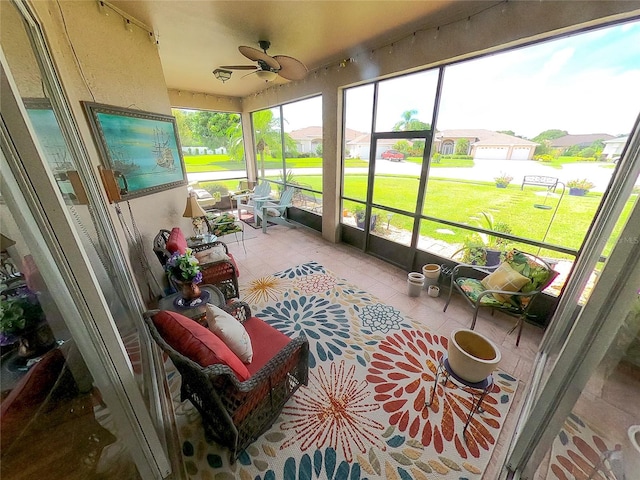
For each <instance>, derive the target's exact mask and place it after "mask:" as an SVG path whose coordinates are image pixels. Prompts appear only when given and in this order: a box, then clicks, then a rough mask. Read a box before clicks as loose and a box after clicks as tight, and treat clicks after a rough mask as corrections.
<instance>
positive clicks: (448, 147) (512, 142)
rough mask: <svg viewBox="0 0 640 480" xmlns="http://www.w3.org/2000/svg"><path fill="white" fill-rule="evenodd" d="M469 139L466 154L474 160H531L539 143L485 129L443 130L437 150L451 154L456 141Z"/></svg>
mask: <svg viewBox="0 0 640 480" xmlns="http://www.w3.org/2000/svg"><path fill="white" fill-rule="evenodd" d="M463 139H464V140H467V142H468V147H467V152H466V153H465V154H466V155H471V156H472V157H473V159H474V160H531V159H532V158H533V152H534V151H535V149H536V146H537V145H538V144H537V143H535V142H531V141H529V140H525V139H524V138H520V137H515V136H513V135H508V134H506V133H499V132H492V131H490V130H483V129H458V130H442V131H439V132H437V133H436V136H435V146H436V151H437V152H438V153H440V154H442V155H451V154H453V153H454V152H455V151H456V150H455V147H456V142H458V141H460V140H463Z"/></svg>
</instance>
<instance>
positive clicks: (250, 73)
mask: <svg viewBox="0 0 640 480" xmlns="http://www.w3.org/2000/svg"><path fill="white" fill-rule="evenodd" d="M258 72H259V70H256V71H254V72H249V73H247V74H245V75H243V76H242V77H240V78H244V77H248V76H249V75H253V74H254V73H258Z"/></svg>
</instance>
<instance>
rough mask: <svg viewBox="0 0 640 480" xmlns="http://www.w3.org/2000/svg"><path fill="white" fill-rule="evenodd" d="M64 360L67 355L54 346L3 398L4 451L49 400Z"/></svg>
mask: <svg viewBox="0 0 640 480" xmlns="http://www.w3.org/2000/svg"><path fill="white" fill-rule="evenodd" d="M64 362H65V360H64V356H63V355H62V352H60V350H59V349H57V348H56V349H54V350H50V351H49V352H47V353H46V354H45V355H44V356H43V357H42V358H41V359H40V361H39V362H38V363H36V364H35V365H34V366H33V367H31V368H30V369H29V371H28V372H27V374H26V375H25V376H24V377H22V378H21V379H20V381H19V382H18V384H17V385H16V386H15V387H14V388H13V390H11V393H9V395H7V398H5V399H4V400H3V401H2V408H1V409H0V419H1V420H2V423H1V428H0V430H1V431H2V435H1V436H0V439H1V440H2V442H1V444H2V447H1V448H2V450H3V451H4V450H5V448H8V445H9V444H10V443H11V442H13V440H15V439H16V438H17V437H18V434H19V433H20V432H21V431H22V430H24V429H26V427H27V425H28V423H29V421H30V420H31V419H32V418H33V417H34V415H35V414H36V413H37V411H38V407H40V405H41V404H42V402H44V401H45V399H46V398H47V395H49V393H50V392H51V389H52V388H53V386H54V385H55V383H56V380H58V376H59V375H60V372H61V371H62V367H64Z"/></svg>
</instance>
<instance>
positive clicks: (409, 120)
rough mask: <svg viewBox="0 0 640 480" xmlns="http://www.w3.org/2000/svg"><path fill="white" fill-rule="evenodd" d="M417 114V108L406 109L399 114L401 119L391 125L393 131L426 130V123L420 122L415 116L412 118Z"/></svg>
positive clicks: (427, 125) (427, 126)
mask: <svg viewBox="0 0 640 480" xmlns="http://www.w3.org/2000/svg"><path fill="white" fill-rule="evenodd" d="M417 114H418V111H417V110H407V111H405V112H402V115H401V117H402V120H400V121H399V122H397V123H396V124H395V125H394V126H393V131H394V132H407V131H414V130H428V129H429V124H428V123H424V122H421V121H420V120H418V119H417V118H414V116H415V115H417Z"/></svg>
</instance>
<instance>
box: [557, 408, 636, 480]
mask: <svg viewBox="0 0 640 480" xmlns="http://www.w3.org/2000/svg"><path fill="white" fill-rule="evenodd" d="M621 450H622V446H621V445H619V444H617V445H614V444H613V442H611V441H610V440H608V439H607V438H606V437H605V436H604V435H601V434H599V433H597V432H595V431H594V430H593V429H592V428H591V427H590V426H589V425H588V424H587V423H586V422H585V421H584V420H582V419H581V418H580V417H578V416H577V415H574V414H573V413H570V414H569V416H568V417H567V419H566V420H565V422H564V424H563V425H562V429H561V430H560V433H559V434H558V435H557V436H556V438H555V439H554V441H553V444H552V446H551V460H550V462H549V473H548V475H547V477H546V478H549V479H559V480H569V479H574V478H577V479H587V478H589V479H593V480H611V479H615V478H617V479H620V480H621V479H622V478H623V474H622V473H618V474H617V475H616V472H617V471H618V470H620V469H621V468H619V467H620V465H619V464H620V463H621Z"/></svg>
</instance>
